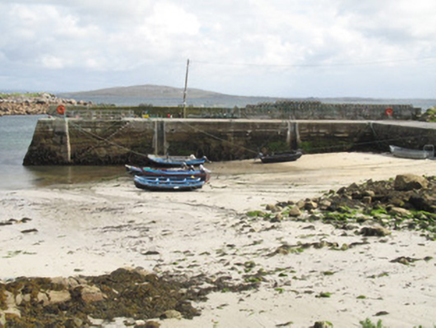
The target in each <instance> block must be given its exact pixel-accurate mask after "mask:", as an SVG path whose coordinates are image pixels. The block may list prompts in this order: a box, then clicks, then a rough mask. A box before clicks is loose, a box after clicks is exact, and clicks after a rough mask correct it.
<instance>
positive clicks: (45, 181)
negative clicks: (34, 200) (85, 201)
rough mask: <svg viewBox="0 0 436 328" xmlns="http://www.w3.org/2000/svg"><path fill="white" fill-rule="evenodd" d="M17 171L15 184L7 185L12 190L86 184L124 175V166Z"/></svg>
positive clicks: (24, 168)
mask: <svg viewBox="0 0 436 328" xmlns="http://www.w3.org/2000/svg"><path fill="white" fill-rule="evenodd" d="M17 169H19V171H21V175H20V176H19V177H17V178H16V179H15V183H10V182H9V183H7V184H8V185H9V187H12V188H14V189H22V188H27V187H47V186H51V185H58V184H60V185H63V184H77V183H87V182H94V181H101V180H106V179H114V178H117V177H120V176H124V175H125V168H124V166H22V167H20V168H17ZM0 187H1V184H0ZM8 189H9V188H8Z"/></svg>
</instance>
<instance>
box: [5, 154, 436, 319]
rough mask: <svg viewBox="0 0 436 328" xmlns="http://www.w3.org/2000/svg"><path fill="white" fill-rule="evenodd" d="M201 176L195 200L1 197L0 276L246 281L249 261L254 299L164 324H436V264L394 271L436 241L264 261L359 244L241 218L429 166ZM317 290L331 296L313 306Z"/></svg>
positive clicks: (56, 189)
mask: <svg viewBox="0 0 436 328" xmlns="http://www.w3.org/2000/svg"><path fill="white" fill-rule="evenodd" d="M208 168H210V169H211V170H212V171H213V173H212V179H211V181H210V183H209V184H207V185H205V187H204V188H203V189H201V190H197V191H194V192H147V191H143V190H140V189H137V188H135V187H134V185H133V182H132V178H131V177H129V176H125V177H120V178H118V179H116V180H111V181H102V182H99V183H88V184H75V185H57V186H56V185H54V186H51V187H46V188H33V189H27V190H15V191H0V194H1V201H0V203H1V208H2V211H1V216H0V222H6V221H9V220H10V219H13V221H10V222H12V224H10V225H1V226H0V268H1V269H0V279H2V280H6V279H9V278H14V277H18V276H31V277H35V276H40V277H54V276H74V275H79V274H83V275H100V274H103V273H108V272H111V271H113V270H115V269H117V268H120V267H142V268H144V269H146V270H149V271H153V272H157V273H159V272H173V273H177V274H180V275H182V274H186V275H191V276H192V275H197V274H200V273H204V274H207V275H208V276H212V277H217V278H218V277H220V276H223V275H227V276H229V277H231V279H232V280H233V281H235V282H238V281H240V282H242V281H244V274H245V273H246V271H247V270H246V269H247V268H246V267H245V266H244V263H248V262H250V263H251V262H252V263H251V264H250V265H251V266H253V268H252V269H253V270H256V271H257V270H259V269H262V270H265V271H267V272H269V274H268V275H267V277H266V278H267V282H265V283H262V284H261V287H260V289H259V290H257V291H248V292H243V293H214V294H211V295H210V296H209V300H208V301H207V302H205V303H199V304H195V306H197V307H199V308H200V309H202V315H201V316H200V317H196V318H194V319H193V320H176V319H167V320H164V321H162V322H161V327H276V326H277V325H283V324H286V323H289V322H293V324H292V325H288V326H292V327H309V326H311V325H313V324H314V322H315V321H329V322H331V323H333V325H334V326H335V327H358V326H359V321H360V320H364V319H365V318H371V319H372V321H373V322H376V321H377V320H378V319H382V320H383V323H384V324H385V325H386V326H388V327H413V326H418V325H423V327H433V325H434V324H436V319H435V317H434V314H433V313H434V308H435V306H436V296H435V295H436V293H435V288H436V284H435V280H434V275H435V273H436V266H435V262H434V260H431V261H419V262H416V263H414V264H413V265H409V266H404V265H401V264H398V263H391V262H390V260H392V259H393V258H396V257H399V256H413V257H415V258H424V257H433V258H436V256H435V255H436V254H435V253H436V251H435V247H434V242H431V241H427V240H426V239H424V238H423V237H422V236H420V235H419V234H418V233H415V232H404V231H394V232H393V233H392V235H390V236H389V237H386V238H385V240H383V242H381V241H380V239H378V238H375V237H374V238H373V239H370V243H369V244H367V245H365V246H362V247H360V248H356V249H353V250H348V251H345V252H335V251H331V250H328V249H310V250H307V251H305V252H303V253H300V254H288V255H279V256H273V257H271V256H267V255H268V254H270V253H271V252H272V251H273V250H274V249H276V248H277V247H278V246H279V245H281V244H282V243H283V242H284V241H285V242H287V243H289V244H295V243H298V242H314V241H319V240H321V239H323V240H328V241H329V242H330V241H331V242H338V243H339V244H341V243H352V242H360V241H362V237H361V236H343V235H342V232H341V231H337V230H335V229H334V228H333V227H332V226H329V225H324V224H322V223H320V222H315V223H310V224H308V223H307V222H306V223H305V222H298V221H292V220H285V221H282V222H280V223H279V224H277V225H276V226H275V227H274V228H272V225H271V224H270V223H267V222H259V221H257V222H252V221H250V220H249V218H247V217H246V215H245V213H246V212H247V211H252V210H264V209H265V206H266V205H267V204H275V203H277V202H280V201H288V200H293V201H298V200H301V199H306V198H312V197H315V196H319V195H320V194H322V193H323V192H326V191H328V190H331V189H333V190H336V189H338V188H340V187H342V186H347V185H349V184H351V183H353V182H356V183H362V182H364V181H366V180H368V179H373V180H382V179H389V178H394V177H395V176H396V175H397V174H401V173H414V174H418V175H436V162H435V161H429V160H423V161H417V160H408V159H398V158H393V157H391V156H390V155H389V154H369V153H332V154H317V155H305V156H303V157H302V158H300V159H299V160H298V161H297V162H289V163H278V164H260V162H256V161H253V160H248V161H235V162H225V163H212V164H210V165H208ZM23 218H27V219H31V220H27V219H25V220H23ZM309 226H310V227H309ZM241 263H242V266H241ZM323 272H324V273H325V272H333V273H334V274H333V275H326V274H323ZM371 277H377V278H371ZM322 293H328V294H331V296H330V297H328V298H324V297H319V295H321V294H322ZM363 296H364V297H363ZM385 312H386V313H387V314H386V315H384V316H381V317H379V316H376V314H377V313H385ZM107 326H108V327H110V326H111V325H107ZM115 326H116V325H115V324H114V325H113V327H115Z"/></svg>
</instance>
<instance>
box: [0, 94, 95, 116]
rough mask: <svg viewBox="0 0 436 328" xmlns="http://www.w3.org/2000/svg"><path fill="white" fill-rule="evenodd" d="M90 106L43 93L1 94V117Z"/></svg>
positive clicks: (86, 103) (83, 102) (82, 102)
mask: <svg viewBox="0 0 436 328" xmlns="http://www.w3.org/2000/svg"><path fill="white" fill-rule="evenodd" d="M61 104H62V105H73V106H74V105H84V106H86V105H89V104H91V103H88V102H85V101H76V100H74V99H63V98H57V97H56V96H55V95H53V94H50V93H46V92H42V93H38V94H18V95H15V94H0V116H3V115H37V114H46V113H47V110H48V109H49V107H50V106H57V105H61Z"/></svg>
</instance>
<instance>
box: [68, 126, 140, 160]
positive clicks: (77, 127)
mask: <svg viewBox="0 0 436 328" xmlns="http://www.w3.org/2000/svg"><path fill="white" fill-rule="evenodd" d="M69 123H70V124H71V125H72V127H74V128H75V129H76V130H77V131H79V132H81V133H83V134H85V135H88V136H91V137H93V138H96V139H98V140H99V143H98V144H97V145H94V146H93V147H90V148H89V149H86V151H85V152H83V153H82V154H80V155H79V156H78V157H77V158H81V157H83V156H84V155H85V154H86V153H88V152H90V151H91V150H93V149H95V148H97V147H98V146H99V145H101V144H102V143H104V142H106V143H108V144H111V145H112V146H115V147H119V148H121V149H124V150H127V151H128V152H131V153H132V154H135V155H138V156H142V157H147V156H148V154H144V153H140V152H137V151H135V150H132V149H130V148H127V147H125V146H123V145H120V144H118V143H116V142H113V141H110V140H109V139H110V138H112V137H113V136H115V135H116V134H117V133H118V132H119V131H121V130H123V129H124V128H125V127H127V126H128V125H129V124H130V123H129V122H128V123H127V124H125V125H123V126H122V127H121V128H120V129H118V130H117V131H115V132H114V133H112V134H111V135H110V136H109V137H107V138H103V137H100V136H99V135H96V134H94V133H92V132H88V131H85V130H83V129H82V128H81V127H80V126H79V125H77V124H75V123H73V122H71V121H69Z"/></svg>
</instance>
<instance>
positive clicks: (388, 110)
mask: <svg viewBox="0 0 436 328" xmlns="http://www.w3.org/2000/svg"><path fill="white" fill-rule="evenodd" d="M385 113H386V115H387V116H392V114H393V113H394V110H393V109H392V108H390V107H388V108H386V110H385Z"/></svg>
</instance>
